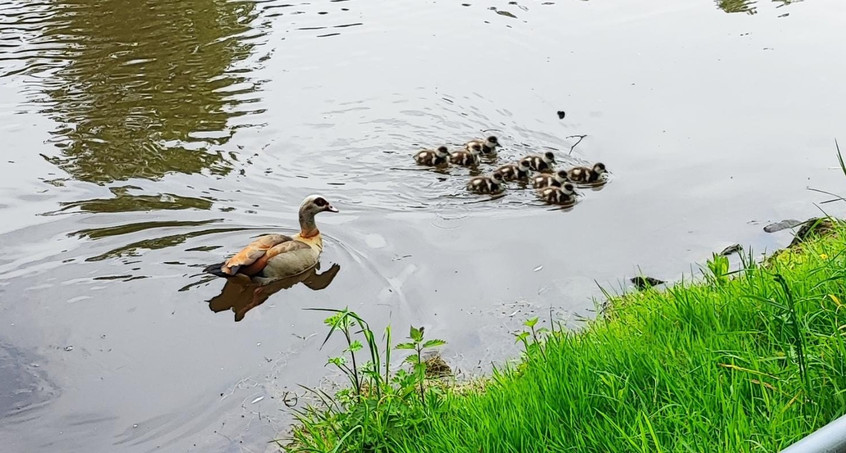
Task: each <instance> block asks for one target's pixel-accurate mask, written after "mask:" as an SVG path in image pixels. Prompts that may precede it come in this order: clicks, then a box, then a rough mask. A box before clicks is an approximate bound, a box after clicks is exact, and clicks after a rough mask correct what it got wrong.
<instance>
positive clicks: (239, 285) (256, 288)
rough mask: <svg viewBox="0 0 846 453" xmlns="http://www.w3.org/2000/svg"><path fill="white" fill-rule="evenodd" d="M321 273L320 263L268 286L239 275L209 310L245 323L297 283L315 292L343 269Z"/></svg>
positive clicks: (327, 284)
mask: <svg viewBox="0 0 846 453" xmlns="http://www.w3.org/2000/svg"><path fill="white" fill-rule="evenodd" d="M319 270H320V263H317V265H315V266H314V267H312V268H311V269H309V270H307V271H305V272H303V273H301V274H298V275H294V276H293V277H286V278H283V279H281V280H276V281H274V282H271V283H268V284H265V285H260V284H257V283H254V282H252V281H251V280H250V278H249V277H247V276H246V275H243V274H238V275H237V276H235V277H230V278H228V279H227V280H226V284H225V285H223V290H221V292H220V294H218V295H217V296H215V297H213V298H211V299H209V308H210V309H211V310H212V311H213V312H215V313H218V312H221V311H224V310H232V311H233V312H234V313H235V322H238V321H240V320H242V319H244V316H245V315H246V314H247V312H248V311H250V310H252V309H253V308H255V307H258V306H259V305H261V304H263V303H264V301H266V300H267V298H269V297H270V296H272V295H274V294H276V293H277V292H279V291H281V290H283V289H288V288H291V287H292V286H294V285H296V284H297V283H300V282H302V283H303V284H304V285H306V286H308V287H309V288H311V289H313V290H314V291H319V290H321V289H324V288H326V287H327V286H329V285H330V284H331V283H332V281H333V280H334V279H335V276H336V275H337V274H338V271H340V270H341V266H340V265H339V264H332V267H330V268H329V269H327V270H326V272H323V273H318V271H319Z"/></svg>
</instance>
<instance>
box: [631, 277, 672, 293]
mask: <svg viewBox="0 0 846 453" xmlns="http://www.w3.org/2000/svg"><path fill="white" fill-rule="evenodd" d="M630 281H631V282H632V283H633V284H634V285H635V286H636V287H637V289H639V290H641V291H643V290H645V289H649V288H652V287H653V286H658V285H661V284H663V283H666V282H665V281H663V280H658V279H657V278H652V277H634V278H632V279H631V280H630Z"/></svg>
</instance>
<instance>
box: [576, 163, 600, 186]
mask: <svg viewBox="0 0 846 453" xmlns="http://www.w3.org/2000/svg"><path fill="white" fill-rule="evenodd" d="M605 173H608V170H606V169H605V164H603V163H602V162H597V163H595V164H594V165H593V168H588V167H573V168H571V169H569V170H567V178H568V179H569V180H570V181H573V182H575V183H579V184H591V183H595V182H598V181H599V178H601V177H602V175H603V174H605Z"/></svg>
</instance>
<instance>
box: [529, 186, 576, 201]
mask: <svg viewBox="0 0 846 453" xmlns="http://www.w3.org/2000/svg"><path fill="white" fill-rule="evenodd" d="M538 196H539V197H540V198H541V199H542V200H543V201H545V202H547V203H550V204H560V205H571V204H574V203H575V202H576V188H575V187H574V186H573V185H572V184H570V183H569V182H567V183H564V184H562V185H561V187H555V186H552V187H544V188H543V189H540V190H538Z"/></svg>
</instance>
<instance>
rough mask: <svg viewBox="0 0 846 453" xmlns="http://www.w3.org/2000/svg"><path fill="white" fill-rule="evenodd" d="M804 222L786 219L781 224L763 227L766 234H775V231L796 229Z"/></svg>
mask: <svg viewBox="0 0 846 453" xmlns="http://www.w3.org/2000/svg"><path fill="white" fill-rule="evenodd" d="M803 223H805V222H803V221H801V220H796V219H786V220H782V221H781V222H776V223H771V224H769V225H767V226H765V227H764V231H766V232H767V233H775V232H776V231H781V230H786V229H788V228H793V227H797V226H799V225H801V224H803Z"/></svg>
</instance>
